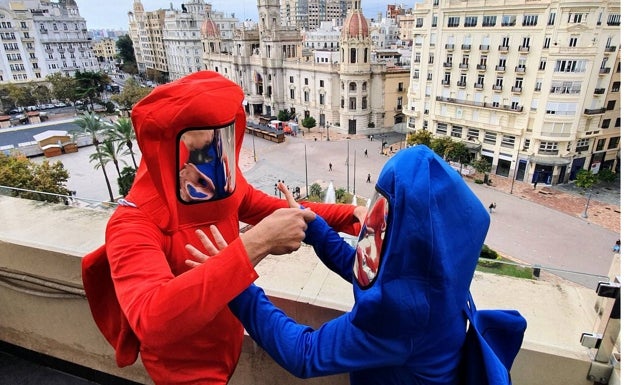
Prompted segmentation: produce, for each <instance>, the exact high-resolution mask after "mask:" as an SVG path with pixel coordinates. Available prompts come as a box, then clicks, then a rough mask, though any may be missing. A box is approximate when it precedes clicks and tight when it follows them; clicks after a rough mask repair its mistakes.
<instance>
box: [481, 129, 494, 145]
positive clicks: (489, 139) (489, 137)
mask: <svg viewBox="0 0 624 385" xmlns="http://www.w3.org/2000/svg"><path fill="white" fill-rule="evenodd" d="M483 143H487V144H496V133H495V132H492V131H485V136H484V137H483Z"/></svg>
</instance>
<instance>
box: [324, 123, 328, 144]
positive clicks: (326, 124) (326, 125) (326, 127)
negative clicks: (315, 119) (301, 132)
mask: <svg viewBox="0 0 624 385" xmlns="http://www.w3.org/2000/svg"><path fill="white" fill-rule="evenodd" d="M325 129H326V130H327V141H328V142H329V123H327V122H325Z"/></svg>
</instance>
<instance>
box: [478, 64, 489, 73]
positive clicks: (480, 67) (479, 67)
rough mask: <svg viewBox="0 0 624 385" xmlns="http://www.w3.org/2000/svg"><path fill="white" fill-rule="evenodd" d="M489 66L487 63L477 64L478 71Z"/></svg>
mask: <svg viewBox="0 0 624 385" xmlns="http://www.w3.org/2000/svg"><path fill="white" fill-rule="evenodd" d="M486 68H487V65H485V64H477V70H478V71H485V70H486Z"/></svg>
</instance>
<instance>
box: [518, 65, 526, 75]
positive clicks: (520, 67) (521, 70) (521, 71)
mask: <svg viewBox="0 0 624 385" xmlns="http://www.w3.org/2000/svg"><path fill="white" fill-rule="evenodd" d="M525 72H526V67H524V66H516V73H519V74H523V73H525Z"/></svg>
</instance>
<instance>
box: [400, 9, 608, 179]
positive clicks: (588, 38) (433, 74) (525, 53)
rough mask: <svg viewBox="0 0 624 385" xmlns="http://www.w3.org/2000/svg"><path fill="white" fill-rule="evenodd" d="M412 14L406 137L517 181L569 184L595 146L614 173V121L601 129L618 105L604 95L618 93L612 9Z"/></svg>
mask: <svg viewBox="0 0 624 385" xmlns="http://www.w3.org/2000/svg"><path fill="white" fill-rule="evenodd" d="M413 16H414V30H413V44H414V49H413V53H412V70H411V80H410V87H409V101H408V103H407V108H405V109H404V112H405V114H406V115H407V116H408V117H409V118H408V127H409V128H410V129H412V130H418V129H426V130H429V131H431V132H432V133H434V134H435V135H438V136H451V137H452V138H455V139H456V140H461V141H463V142H464V143H466V145H467V146H468V147H470V148H471V149H472V151H473V153H474V155H475V156H480V157H485V158H486V159H488V160H489V161H490V162H491V164H492V172H493V173H496V174H497V175H499V176H503V177H509V178H515V179H516V180H520V181H525V182H535V181H537V182H541V183H547V184H557V183H563V182H566V181H568V180H570V179H574V178H575V174H576V172H578V170H580V169H582V168H585V169H587V168H588V167H589V165H590V162H593V160H592V159H594V158H595V157H594V153H593V152H594V151H596V145H597V141H598V140H600V139H604V142H605V143H606V144H605V145H604V146H602V147H601V148H602V150H601V151H604V152H605V154H604V155H602V156H601V164H602V165H603V166H605V167H611V168H613V169H615V168H616V167H618V166H617V163H619V160H618V161H616V159H615V158H616V157H619V155H618V154H619V136H620V133H619V116H618V118H617V119H613V120H612V121H610V122H609V124H608V125H607V126H608V128H605V127H602V126H601V125H604V123H603V122H604V119H602V117H603V115H604V114H605V112H606V111H607V110H614V109H615V107H616V106H617V105H619V104H618V103H619V102H618V101H617V100H616V99H618V98H619V97H616V96H615V95H616V94H613V93H607V92H604V91H605V90H606V89H611V90H613V89H618V90H619V82H618V83H617V85H616V86H615V87H614V82H613V81H612V78H613V77H614V76H617V77H618V79H619V69H620V64H619V51H620V2H619V1H610V0H601V1H592V2H583V3H579V2H577V1H571V0H561V1H556V2H554V1H547V0H534V1H523V0H513V1H508V0H505V1H502V0H487V1H485V2H481V3H479V4H473V5H471V6H470V7H469V8H468V7H466V3H465V2H460V1H453V0H428V1H425V2H424V3H423V4H416V6H415V8H414V10H413ZM609 87H611V88H609ZM600 90H602V91H600ZM618 112H619V110H618ZM616 121H617V122H616ZM616 124H617V127H616ZM608 143H611V148H607V147H608V146H609V145H608ZM616 143H617V145H616Z"/></svg>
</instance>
